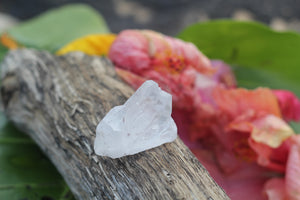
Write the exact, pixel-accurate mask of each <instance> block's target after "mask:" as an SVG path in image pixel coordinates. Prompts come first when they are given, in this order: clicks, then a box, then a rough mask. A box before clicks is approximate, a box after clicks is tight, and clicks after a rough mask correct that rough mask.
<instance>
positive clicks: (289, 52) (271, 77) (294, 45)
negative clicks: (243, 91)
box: [179, 20, 300, 133]
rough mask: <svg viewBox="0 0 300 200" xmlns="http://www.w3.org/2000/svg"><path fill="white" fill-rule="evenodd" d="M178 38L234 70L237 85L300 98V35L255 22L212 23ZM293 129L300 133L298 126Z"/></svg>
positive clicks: (182, 33) (186, 32)
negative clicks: (291, 93) (291, 94)
mask: <svg viewBox="0 0 300 200" xmlns="http://www.w3.org/2000/svg"><path fill="white" fill-rule="evenodd" d="M179 38H181V39H183V40H185V41H189V42H192V43H194V44H195V45H196V46H197V47H198V48H199V49H200V50H201V51H202V52H203V53H204V54H206V55H207V56H208V57H209V58H211V59H221V60H224V61H225V62H227V63H228V64H231V65H232V66H233V67H234V72H235V75H236V77H237V80H238V85H239V86H241V87H246V88H255V87H259V86H266V87H269V88H272V89H287V90H290V91H292V92H294V93H295V94H296V95H297V96H298V97H300V87H299V85H300V56H299V52H300V35H299V34H298V33H294V32H276V31H273V30H272V29H270V28H268V27H267V26H264V25H262V24H260V23H255V22H239V21H232V20H215V21H209V22H205V23H198V24H194V25H192V26H189V27H187V28H186V29H185V30H183V31H182V32H181V33H180V34H179ZM292 126H293V127H294V128H295V129H296V131H297V132H299V133H300V124H296V123H293V124H292Z"/></svg>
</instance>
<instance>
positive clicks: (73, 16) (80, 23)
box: [8, 4, 109, 52]
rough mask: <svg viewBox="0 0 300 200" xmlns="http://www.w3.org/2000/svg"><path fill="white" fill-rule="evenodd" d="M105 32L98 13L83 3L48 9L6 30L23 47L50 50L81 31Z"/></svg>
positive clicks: (57, 47) (63, 43) (83, 32)
mask: <svg viewBox="0 0 300 200" xmlns="http://www.w3.org/2000/svg"><path fill="white" fill-rule="evenodd" d="M108 32H109V29H108V27H107V25H106V23H105V21H104V20H103V18H102V16H101V15H100V14H99V13H98V12H97V11H95V10H94V9H93V8H91V7H89V6H86V5H83V4H71V5H67V6H63V7H60V8H58V9H53V10H50V11H48V12H46V13H44V14H42V15H40V16H39V17H36V18H34V19H31V20H29V21H27V22H24V23H23V24H21V25H19V26H17V27H15V28H13V29H11V30H9V31H8V33H9V35H10V36H11V37H13V38H14V39H15V40H16V41H17V42H18V43H21V44H22V45H24V46H26V47H33V48H37V49H43V50H49V51H52V52H53V51H55V50H57V49H59V48H60V47H62V46H63V45H65V44H67V43H69V42H71V41H72V40H74V39H77V38H79V37H82V36H84V35H87V34H96V33H108Z"/></svg>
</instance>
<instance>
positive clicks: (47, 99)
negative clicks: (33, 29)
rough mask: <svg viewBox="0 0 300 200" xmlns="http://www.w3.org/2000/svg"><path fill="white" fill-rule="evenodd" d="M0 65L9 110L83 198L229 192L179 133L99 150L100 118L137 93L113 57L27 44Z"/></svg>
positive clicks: (216, 195) (222, 195) (199, 195)
mask: <svg viewBox="0 0 300 200" xmlns="http://www.w3.org/2000/svg"><path fill="white" fill-rule="evenodd" d="M1 70H2V74H1V76H2V85H1V101H2V106H3V107H4V111H5V114H6V115H7V116H8V118H9V119H11V120H12V121H13V122H14V123H15V124H16V125H17V126H18V127H19V128H20V129H21V130H24V131H25V132H26V133H28V134H29V135H30V136H31V137H32V138H33V139H34V141H35V142H36V143H37V144H38V145H39V147H40V148H41V149H42V150H43V152H44V153H45V154H46V155H47V156H48V157H49V158H50V160H51V161H52V162H53V164H54V165H55V166H56V168H57V169H58V170H59V172H60V173H61V174H62V176H63V177H64V179H65V180H66V182H67V183H68V185H69V187H70V188H71V190H72V192H73V193H74V195H75V197H76V198H77V199H84V200H87V199H122V200H123V199H182V200H183V199H203V200H205V199H207V200H208V199H209V200H212V199H215V200H217V199H222V200H223V199H229V198H228V197H227V196H226V194H225V193H224V191H223V190H222V189H221V188H220V187H219V186H218V185H217V184H216V183H215V182H214V181H213V180H212V178H211V177H210V176H209V174H208V172H207V171H206V170H205V168H204V167H203V166H202V165H201V164H200V163H199V161H198V160H197V158H196V157H195V156H194V155H193V154H192V153H191V152H190V150H189V149H188V148H187V147H186V146H185V145H184V144H183V143H182V141H181V140H180V139H179V138H177V139H176V140H175V142H172V143H169V144H165V145H162V146H159V147H157V148H154V149H151V150H147V151H145V152H142V153H139V154H136V155H132V156H127V157H122V158H119V159H111V158H108V157H100V156H97V155H95V154H94V150H93V142H94V139H95V132H96V131H95V129H96V126H97V124H98V122H99V121H100V120H101V119H102V118H103V117H104V116H105V114H106V113H107V112H108V111H109V110H110V109H111V108H112V107H114V106H116V105H120V104H123V103H124V102H125V101H126V100H127V99H128V98H129V97H130V96H131V94H132V93H133V90H132V89H131V88H130V87H129V86H127V85H126V84H124V83H123V82H122V81H121V80H120V79H119V78H118V77H117V75H116V74H115V72H114V69H113V66H112V64H111V63H110V62H109V61H108V60H107V59H105V58H100V57H91V56H87V55H84V54H82V53H79V52H77V53H72V54H68V55H66V56H60V57H57V56H54V55H51V54H49V53H47V52H40V51H35V50H28V49H22V50H16V51H12V52H10V53H9V54H8V55H7V56H6V58H5V60H4V62H3V63H2V69H1Z"/></svg>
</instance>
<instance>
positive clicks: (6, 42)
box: [0, 33, 20, 49]
mask: <svg viewBox="0 0 300 200" xmlns="http://www.w3.org/2000/svg"><path fill="white" fill-rule="evenodd" d="M0 41H1V43H2V45H3V46H5V47H7V48H9V49H16V48H18V47H20V45H19V44H18V43H17V42H16V41H15V40H14V39H13V38H11V37H10V36H9V35H8V34H7V33H4V34H2V35H1V37H0Z"/></svg>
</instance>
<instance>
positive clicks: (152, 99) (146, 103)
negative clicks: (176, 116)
mask: <svg viewBox="0 0 300 200" xmlns="http://www.w3.org/2000/svg"><path fill="white" fill-rule="evenodd" d="M171 112H172V96H171V95H170V94H169V93H167V92H164V91H162V90H161V89H160V88H159V87H158V84H157V83H156V82H154V81H146V82H144V84H143V85H142V86H141V87H140V88H138V89H137V91H136V92H135V93H134V94H133V95H132V96H131V97H130V98H129V99H128V100H127V101H126V102H125V104H124V105H121V106H116V107H114V108H112V109H111V110H110V111H109V112H108V113H107V114H106V116H105V117H104V118H103V119H102V121H101V122H100V123H99V124H98V126H97V130H96V139H95V143H94V149H95V152H96V154H98V155H100V156H108V157H111V158H119V157H122V156H127V155H133V154H136V153H139V152H142V151H145V150H147V149H151V148H154V147H157V146H159V145H161V144H164V143H167V142H172V141H174V140H175V139H176V137H177V127H176V124H175V122H174V121H173V119H172V117H171Z"/></svg>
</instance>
